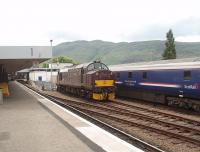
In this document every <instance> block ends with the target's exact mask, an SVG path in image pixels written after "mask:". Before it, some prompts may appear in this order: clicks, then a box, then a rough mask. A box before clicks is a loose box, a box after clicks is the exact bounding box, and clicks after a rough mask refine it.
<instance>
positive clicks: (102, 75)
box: [96, 70, 112, 80]
mask: <svg viewBox="0 0 200 152" xmlns="http://www.w3.org/2000/svg"><path fill="white" fill-rule="evenodd" d="M111 76H112V72H111V71H108V70H101V71H97V72H96V78H97V79H99V80H107V79H111V78H112V77H111Z"/></svg>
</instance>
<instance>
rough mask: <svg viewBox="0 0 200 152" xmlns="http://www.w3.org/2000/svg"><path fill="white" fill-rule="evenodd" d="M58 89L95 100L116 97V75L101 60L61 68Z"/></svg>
mask: <svg viewBox="0 0 200 152" xmlns="http://www.w3.org/2000/svg"><path fill="white" fill-rule="evenodd" d="M57 90H58V91H60V92H66V93H72V94H75V95H78V96H81V97H86V98H89V99H95V100H111V99H113V98H115V86H114V76H113V74H112V72H111V71H110V70H109V69H108V67H107V66H106V65H105V64H104V63H101V62H100V61H94V62H91V63H86V64H80V65H76V66H73V67H71V68H67V69H63V70H60V72H59V73H58V77H57Z"/></svg>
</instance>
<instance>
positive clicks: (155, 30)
mask: <svg viewBox="0 0 200 152" xmlns="http://www.w3.org/2000/svg"><path fill="white" fill-rule="evenodd" d="M169 29H172V31H173V33H174V37H175V38H176V37H177V38H178V37H181V38H182V39H184V37H199V36H200V18H187V19H184V20H181V21H178V22H176V23H173V24H168V25H167V24H165V25H162V24H153V25H149V26H144V27H143V29H141V30H140V31H137V32H135V33H132V34H130V35H128V36H127V37H126V39H127V40H128V41H144V40H160V39H165V38H166V33H167V31H168V30H169Z"/></svg>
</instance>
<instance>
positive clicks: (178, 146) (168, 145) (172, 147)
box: [45, 91, 200, 152]
mask: <svg viewBox="0 0 200 152" xmlns="http://www.w3.org/2000/svg"><path fill="white" fill-rule="evenodd" d="M45 93H47V94H50V95H53V96H57V97H60V98H63V99H68V100H78V101H83V102H85V99H81V98H76V97H72V96H68V95H64V94H62V93H59V92H56V91H54V92H51V91H45ZM115 101H117V102H123V103H128V104H131V105H137V106H141V107H146V108H149V109H152V110H157V111H161V112H162V111H164V112H166V113H169V114H173V115H177V116H182V117H184V118H188V119H192V120H196V121H200V116H199V114H198V113H193V112H188V111H187V112H186V114H185V113H184V112H185V111H184V110H178V111H176V110H175V108H171V107H166V106H163V105H156V106H155V105H153V104H149V103H145V102H142V103H138V102H130V101H126V100H122V99H116V100H115ZM99 119H100V120H103V121H104V122H106V123H108V124H112V122H111V121H110V119H109V120H106V119H105V118H104V119H102V118H100V117H99ZM112 125H113V126H114V127H117V128H119V126H115V124H114V123H113V124H112ZM125 128H126V129H125ZM119 129H121V130H123V131H125V132H127V133H129V134H131V135H133V136H135V137H137V138H139V139H142V140H144V141H146V142H148V143H150V144H152V145H155V146H157V147H160V148H161V149H163V150H166V151H172V152H179V151H181V152H183V151H184V152H185V151H190V152H199V151H200V147H197V146H195V145H193V144H189V143H187V144H185V142H183V141H177V140H176V139H174V138H169V137H166V136H164V135H160V134H157V133H154V132H150V131H148V130H144V129H140V128H137V127H131V128H130V127H129V129H127V127H124V128H123V126H121V128H119ZM198 129H200V128H198Z"/></svg>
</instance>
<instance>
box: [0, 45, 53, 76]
mask: <svg viewBox="0 0 200 152" xmlns="http://www.w3.org/2000/svg"><path fill="white" fill-rule="evenodd" d="M51 57H52V49H51V47H50V46H0V65H3V66H4V67H5V68H6V71H7V72H8V73H12V72H16V71H19V70H22V69H25V68H30V67H31V66H32V65H34V64H38V63H41V62H43V61H46V60H48V59H50V58H51Z"/></svg>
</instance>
